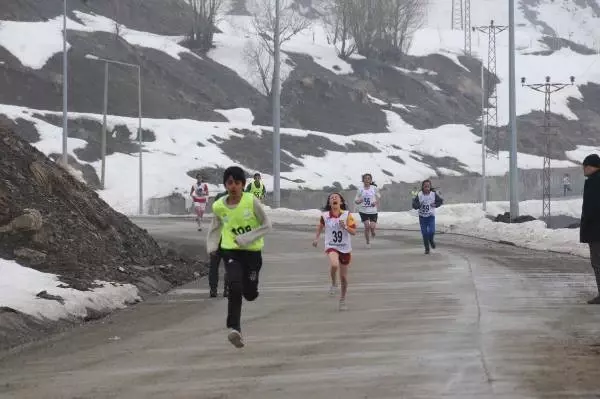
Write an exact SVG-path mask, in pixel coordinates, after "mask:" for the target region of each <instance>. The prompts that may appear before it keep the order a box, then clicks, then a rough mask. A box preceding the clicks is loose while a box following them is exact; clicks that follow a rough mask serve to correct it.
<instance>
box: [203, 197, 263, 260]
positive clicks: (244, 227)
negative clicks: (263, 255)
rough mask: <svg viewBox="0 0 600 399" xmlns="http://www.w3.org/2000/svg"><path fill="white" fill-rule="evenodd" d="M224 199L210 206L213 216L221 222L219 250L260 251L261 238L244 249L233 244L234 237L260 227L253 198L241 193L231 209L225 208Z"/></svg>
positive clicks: (261, 246)
mask: <svg viewBox="0 0 600 399" xmlns="http://www.w3.org/2000/svg"><path fill="white" fill-rule="evenodd" d="M226 198H227V197H224V198H221V199H219V200H218V201H216V202H215V203H214V204H213V206H212V211H213V214H214V215H215V217H218V218H219V219H220V221H221V249H230V250H245V251H260V250H262V248H263V247H264V245H265V240H264V238H262V237H261V238H259V239H258V240H256V241H254V242H252V243H251V244H250V245H248V246H245V247H240V246H239V245H238V244H237V243H236V242H235V237H236V236H238V235H240V234H244V233H248V232H250V231H252V230H254V229H256V228H258V227H260V222H259V221H258V219H257V218H256V215H255V214H254V196H253V195H252V194H250V193H246V192H244V193H242V199H241V200H240V203H239V204H238V205H237V206H236V207H235V208H233V209H231V208H229V207H227V204H226V203H225V199H226Z"/></svg>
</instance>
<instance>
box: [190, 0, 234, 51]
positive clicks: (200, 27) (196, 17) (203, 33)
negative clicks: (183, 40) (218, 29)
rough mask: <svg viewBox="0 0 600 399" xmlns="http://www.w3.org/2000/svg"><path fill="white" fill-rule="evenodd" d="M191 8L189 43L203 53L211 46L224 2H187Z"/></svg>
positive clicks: (211, 0) (208, 0)
mask: <svg viewBox="0 0 600 399" xmlns="http://www.w3.org/2000/svg"><path fill="white" fill-rule="evenodd" d="M189 2H190V5H191V6H192V13H193V15H192V33H191V37H190V39H191V41H192V42H194V43H196V44H197V45H198V47H199V48H200V49H201V50H203V51H208V50H209V49H210V48H211V47H212V45H213V39H214V35H215V25H216V24H217V22H218V18H219V15H220V14H221V12H222V10H223V5H224V4H225V1H224V0H189Z"/></svg>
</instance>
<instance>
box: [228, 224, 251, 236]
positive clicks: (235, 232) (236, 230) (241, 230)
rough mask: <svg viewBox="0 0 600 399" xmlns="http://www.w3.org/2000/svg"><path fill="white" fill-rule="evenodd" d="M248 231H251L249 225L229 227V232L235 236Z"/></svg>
mask: <svg viewBox="0 0 600 399" xmlns="http://www.w3.org/2000/svg"><path fill="white" fill-rule="evenodd" d="M250 231H252V227H250V226H245V227H241V226H240V227H234V228H232V229H231V232H232V233H233V235H235V236H239V235H241V234H246V233H249V232H250Z"/></svg>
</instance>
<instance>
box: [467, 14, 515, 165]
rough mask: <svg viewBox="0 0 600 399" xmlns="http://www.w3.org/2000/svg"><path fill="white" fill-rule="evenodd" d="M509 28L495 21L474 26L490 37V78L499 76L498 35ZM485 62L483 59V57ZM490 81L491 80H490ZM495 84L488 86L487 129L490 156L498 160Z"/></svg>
mask: <svg viewBox="0 0 600 399" xmlns="http://www.w3.org/2000/svg"><path fill="white" fill-rule="evenodd" d="M506 29H508V26H496V25H494V21H493V20H492V21H491V22H490V25H489V26H474V27H473V31H476V30H477V31H479V32H483V33H486V34H487V35H488V59H487V70H488V74H489V75H488V76H497V73H496V35H497V34H498V33H501V32H504V31H505V30H506ZM482 62H483V57H482ZM488 81H489V79H488ZM496 86H497V85H495V84H493V85H492V84H488V87H489V88H488V90H490V93H489V95H488V101H487V107H486V108H487V112H486V113H485V127H486V146H487V148H488V150H489V152H488V155H491V156H493V157H494V158H498V153H499V151H500V138H499V137H498V136H499V135H498V90H497V88H496ZM482 87H483V85H482Z"/></svg>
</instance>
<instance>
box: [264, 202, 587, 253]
mask: <svg viewBox="0 0 600 399" xmlns="http://www.w3.org/2000/svg"><path fill="white" fill-rule="evenodd" d="M552 206H553V212H554V214H556V215H558V214H560V215H566V216H572V217H580V215H581V199H574V200H565V201H555V202H553V204H552ZM508 209H509V203H508V202H490V203H488V212H487V214H486V213H485V212H483V210H482V209H481V204H452V205H445V206H444V207H442V208H440V209H439V210H438V213H437V216H436V222H437V230H438V231H440V232H445V233H454V234H462V235H467V236H471V237H477V238H483V239H486V240H490V241H497V242H510V243H513V244H514V245H516V246H519V247H523V248H530V249H535V250H540V251H554V252H561V253H567V254H572V255H577V256H582V257H589V249H588V246H587V245H586V244H581V243H580V242H579V229H555V230H553V229H548V228H547V227H546V224H545V223H544V222H543V221H540V220H536V221H532V222H527V223H519V224H507V223H499V222H493V221H491V220H490V219H488V218H487V216H488V215H493V216H496V215H497V214H499V213H504V212H506V211H508ZM520 209H521V214H523V215H531V216H534V217H540V216H541V215H540V213H541V209H542V203H541V201H524V202H522V203H521V204H520ZM267 212H268V214H269V216H270V217H271V218H272V220H273V222H274V223H278V224H289V225H311V226H316V223H317V221H318V218H319V215H320V211H319V210H317V209H313V210H302V211H296V210H292V209H281V208H280V209H270V208H267ZM355 217H356V218H357V220H360V219H359V218H358V215H355ZM378 226H379V227H380V228H383V229H411V230H413V229H414V230H416V229H418V228H419V218H418V215H417V213H416V211H408V212H380V213H379V223H378Z"/></svg>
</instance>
